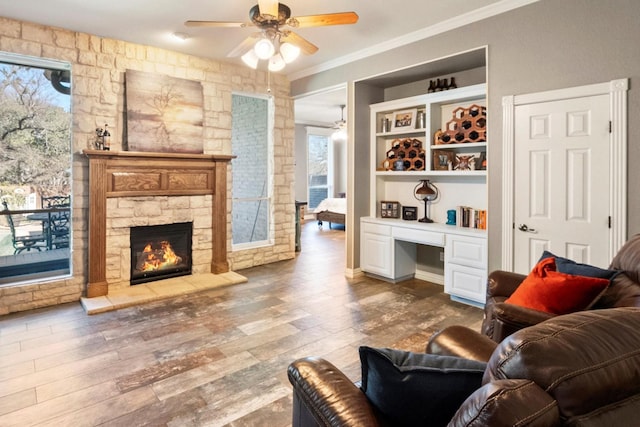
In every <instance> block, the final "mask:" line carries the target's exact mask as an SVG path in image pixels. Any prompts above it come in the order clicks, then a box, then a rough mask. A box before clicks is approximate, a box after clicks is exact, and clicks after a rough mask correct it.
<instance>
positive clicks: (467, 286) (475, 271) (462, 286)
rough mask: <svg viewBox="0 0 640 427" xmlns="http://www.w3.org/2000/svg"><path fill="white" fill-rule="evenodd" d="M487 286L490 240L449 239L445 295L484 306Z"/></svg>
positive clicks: (450, 237)
mask: <svg viewBox="0 0 640 427" xmlns="http://www.w3.org/2000/svg"><path fill="white" fill-rule="evenodd" d="M486 286H487V239H486V238H480V237H469V236H459V235H449V236H447V244H446V246H445V266H444V291H445V292H446V293H448V294H449V295H452V296H456V297H460V298H466V299H469V300H472V301H476V302H480V303H483V304H484V302H485V299H486Z"/></svg>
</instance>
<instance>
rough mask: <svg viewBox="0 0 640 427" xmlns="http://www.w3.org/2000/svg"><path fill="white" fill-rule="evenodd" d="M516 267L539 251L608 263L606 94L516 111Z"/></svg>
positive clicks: (526, 265)
mask: <svg viewBox="0 0 640 427" xmlns="http://www.w3.org/2000/svg"><path fill="white" fill-rule="evenodd" d="M515 162H516V163H515V165H514V170H515V187H514V190H515V191H514V193H515V194H514V205H515V207H514V225H515V230H514V271H516V272H518V273H523V274H526V273H528V272H529V271H530V270H531V268H532V267H533V265H535V263H536V262H537V261H538V259H539V258H540V255H541V254H542V251H544V250H549V251H551V252H553V253H554V254H556V255H559V256H564V257H567V258H571V259H573V260H575V261H577V262H582V263H589V264H594V265H598V266H601V267H606V266H607V265H608V263H609V259H608V257H609V247H608V245H609V234H608V233H609V230H608V228H609V216H610V212H609V191H610V190H609V188H610V186H609V179H610V178H609V177H610V174H609V167H610V166H609V97H608V95H598V96H591V97H584V98H576V99H568V100H562V101H553V102H543V103H538V104H528V105H521V106H517V107H516V109H515Z"/></svg>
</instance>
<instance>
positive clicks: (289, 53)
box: [280, 42, 300, 64]
mask: <svg viewBox="0 0 640 427" xmlns="http://www.w3.org/2000/svg"><path fill="white" fill-rule="evenodd" d="M280 55H282V59H283V60H284V62H285V63H286V64H290V63H292V62H293V61H295V60H296V58H297V57H298V56H299V55H300V48H299V47H298V46H295V45H292V44H291V43H287V42H284V43H282V44H281V45H280Z"/></svg>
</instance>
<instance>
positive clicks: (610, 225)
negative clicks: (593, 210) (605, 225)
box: [609, 216, 611, 228]
mask: <svg viewBox="0 0 640 427" xmlns="http://www.w3.org/2000/svg"><path fill="white" fill-rule="evenodd" d="M609 228H611V216H609Z"/></svg>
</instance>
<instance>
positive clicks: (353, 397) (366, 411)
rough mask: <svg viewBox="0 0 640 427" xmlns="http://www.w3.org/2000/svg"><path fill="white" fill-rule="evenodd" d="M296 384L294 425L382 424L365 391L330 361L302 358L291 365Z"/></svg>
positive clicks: (291, 375)
mask: <svg viewBox="0 0 640 427" xmlns="http://www.w3.org/2000/svg"><path fill="white" fill-rule="evenodd" d="M287 374H288V376H289V382H291V384H292V385H293V393H294V400H297V401H298V403H301V405H299V407H298V408H294V416H293V417H294V419H293V427H298V426H303V425H304V426H309V425H313V424H312V423H310V420H314V421H315V423H316V424H315V425H319V426H371V427H375V426H382V425H384V423H383V422H382V420H380V419H379V418H378V415H377V414H376V411H375V409H374V408H373V406H371V404H370V403H369V400H368V399H367V397H366V396H365V394H364V393H363V392H362V390H360V389H359V388H358V387H357V386H356V385H355V384H354V383H353V382H352V381H351V380H349V378H347V376H346V375H344V374H343V373H342V372H341V371H340V370H339V369H338V368H336V367H335V366H334V365H333V364H331V363H330V362H328V361H326V360H324V359H321V358H317V357H306V358H303V359H298V360H296V361H295V362H293V363H291V364H290V365H289V368H288V369H287Z"/></svg>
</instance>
